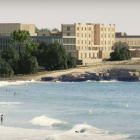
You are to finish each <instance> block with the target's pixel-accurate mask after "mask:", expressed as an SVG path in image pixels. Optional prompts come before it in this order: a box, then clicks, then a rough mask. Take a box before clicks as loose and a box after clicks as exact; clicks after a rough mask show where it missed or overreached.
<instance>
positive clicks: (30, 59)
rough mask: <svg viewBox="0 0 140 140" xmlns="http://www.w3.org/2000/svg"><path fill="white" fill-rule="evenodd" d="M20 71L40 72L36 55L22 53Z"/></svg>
mask: <svg viewBox="0 0 140 140" xmlns="http://www.w3.org/2000/svg"><path fill="white" fill-rule="evenodd" d="M19 66H20V73H22V74H31V73H37V72H38V62H37V59H36V57H34V56H31V55H29V54H22V55H21V57H20V61H19Z"/></svg>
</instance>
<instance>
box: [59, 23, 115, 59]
mask: <svg viewBox="0 0 140 140" xmlns="http://www.w3.org/2000/svg"><path fill="white" fill-rule="evenodd" d="M61 30H62V38H63V46H64V47H65V49H66V51H67V52H68V53H69V54H70V55H71V56H73V57H75V58H77V59H78V60H83V59H96V58H101V59H103V58H109V57H110V52H112V46H113V44H114V42H115V25H111V24H110V25H104V24H102V25H100V24H91V23H78V24H76V23H75V24H62V25H61Z"/></svg>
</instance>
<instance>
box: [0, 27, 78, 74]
mask: <svg viewBox="0 0 140 140" xmlns="http://www.w3.org/2000/svg"><path fill="white" fill-rule="evenodd" d="M54 30H57V29H56V28H55V29H54ZM9 43H10V44H11V45H15V46H17V47H18V48H19V53H18V52H17V51H16V50H14V49H9V50H5V51H3V52H2V53H1V54H0V73H1V74H4V73H5V74H32V73H37V72H38V68H39V66H43V67H44V68H45V69H46V70H48V71H52V70H61V69H67V68H74V67H76V60H75V59H74V58H73V57H71V56H69V55H67V53H66V50H65V49H64V47H63V46H62V45H60V44H59V43H58V42H55V43H53V44H46V43H44V42H42V43H41V44H40V45H39V46H38V44H32V43H31V38H30V34H29V32H28V31H24V30H18V31H14V32H13V33H12V34H11V38H10V39H9ZM21 47H23V51H22V52H21V50H20V49H21Z"/></svg>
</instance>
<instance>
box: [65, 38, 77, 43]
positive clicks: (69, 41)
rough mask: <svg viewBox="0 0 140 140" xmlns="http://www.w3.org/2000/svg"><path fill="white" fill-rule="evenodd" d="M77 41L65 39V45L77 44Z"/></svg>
mask: <svg viewBox="0 0 140 140" xmlns="http://www.w3.org/2000/svg"><path fill="white" fill-rule="evenodd" d="M75 43H76V39H75V38H63V44H75Z"/></svg>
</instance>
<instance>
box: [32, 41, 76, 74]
mask: <svg viewBox="0 0 140 140" xmlns="http://www.w3.org/2000/svg"><path fill="white" fill-rule="evenodd" d="M31 55H33V56H36V58H37V60H38V63H39V65H41V66H43V67H45V69H46V70H48V71H51V70H60V69H67V68H74V67H76V59H75V58H73V57H71V56H68V55H67V53H66V50H65V49H64V47H63V46H62V45H60V44H59V43H58V42H55V43H53V44H46V43H44V42H42V43H41V44H40V45H39V46H38V49H37V50H34V51H32V52H31Z"/></svg>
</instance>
